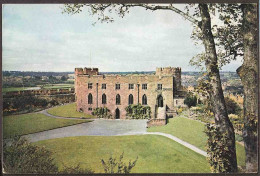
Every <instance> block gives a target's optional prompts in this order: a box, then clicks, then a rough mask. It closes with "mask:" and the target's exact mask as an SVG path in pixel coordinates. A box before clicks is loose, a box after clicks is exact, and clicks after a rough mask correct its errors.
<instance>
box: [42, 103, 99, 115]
mask: <svg viewBox="0 0 260 176" xmlns="http://www.w3.org/2000/svg"><path fill="white" fill-rule="evenodd" d="M47 112H48V113H49V114H52V115H55V116H60V117H85V118H95V117H94V116H92V115H89V114H85V113H82V112H78V111H76V103H71V104H66V105H62V106H56V107H54V108H51V109H49V110H48V111H47Z"/></svg>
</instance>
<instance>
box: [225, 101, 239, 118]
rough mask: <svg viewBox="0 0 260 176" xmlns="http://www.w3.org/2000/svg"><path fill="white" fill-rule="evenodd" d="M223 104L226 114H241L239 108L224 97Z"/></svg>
mask: <svg viewBox="0 0 260 176" xmlns="http://www.w3.org/2000/svg"><path fill="white" fill-rule="evenodd" d="M225 103H226V108H227V113H228V114H237V115H239V114H240V113H241V108H240V107H239V105H238V104H237V103H236V102H235V101H234V100H232V99H230V98H228V97H225Z"/></svg>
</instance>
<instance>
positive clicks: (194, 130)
mask: <svg viewBox="0 0 260 176" xmlns="http://www.w3.org/2000/svg"><path fill="white" fill-rule="evenodd" d="M204 129H205V128H204V124H203V123H201V122H199V121H196V120H191V119H187V118H184V117H181V116H177V117H174V118H171V119H169V123H168V124H167V125H165V126H158V127H151V128H149V129H148V130H147V131H148V132H163V133H168V134H172V135H173V136H176V137H178V138H180V139H182V140H184V141H186V142H188V143H190V144H193V145H195V146H196V147H198V148H200V149H201V150H204V151H205V150H206V148H205V146H206V142H207V136H206V134H205V133H204V132H203V131H204ZM236 150H237V159H238V165H240V166H245V150H244V147H243V146H242V145H240V144H238V143H237V144H236Z"/></svg>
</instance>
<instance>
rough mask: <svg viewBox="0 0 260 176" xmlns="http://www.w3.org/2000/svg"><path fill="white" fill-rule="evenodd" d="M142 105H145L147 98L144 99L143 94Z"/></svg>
mask: <svg viewBox="0 0 260 176" xmlns="http://www.w3.org/2000/svg"><path fill="white" fill-rule="evenodd" d="M142 104H143V105H147V97H146V95H145V94H144V95H143V97H142Z"/></svg>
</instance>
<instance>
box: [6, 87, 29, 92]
mask: <svg viewBox="0 0 260 176" xmlns="http://www.w3.org/2000/svg"><path fill="white" fill-rule="evenodd" d="M28 88H32V87H7V88H2V91H3V92H14V91H20V90H26V89H28Z"/></svg>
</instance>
